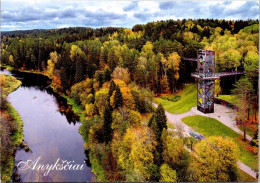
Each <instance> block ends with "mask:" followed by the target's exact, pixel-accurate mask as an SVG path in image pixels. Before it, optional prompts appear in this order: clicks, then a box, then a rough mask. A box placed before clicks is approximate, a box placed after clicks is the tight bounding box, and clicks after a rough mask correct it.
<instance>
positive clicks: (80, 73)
mask: <svg viewBox="0 0 260 183" xmlns="http://www.w3.org/2000/svg"><path fill="white" fill-rule="evenodd" d="M82 80H84V65H83V63H82V61H81V60H80V59H78V60H77V61H76V82H80V81H82Z"/></svg>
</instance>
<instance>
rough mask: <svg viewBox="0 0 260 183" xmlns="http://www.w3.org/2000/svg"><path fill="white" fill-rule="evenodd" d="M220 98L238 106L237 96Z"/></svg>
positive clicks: (222, 96) (220, 96)
mask: <svg viewBox="0 0 260 183" xmlns="http://www.w3.org/2000/svg"><path fill="white" fill-rule="evenodd" d="M218 98H220V99H223V100H225V101H227V102H230V103H232V104H235V105H237V104H238V99H237V98H236V96H235V95H219V96H218Z"/></svg>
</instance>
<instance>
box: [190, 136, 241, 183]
mask: <svg viewBox="0 0 260 183" xmlns="http://www.w3.org/2000/svg"><path fill="white" fill-rule="evenodd" d="M195 152H196V153H197V154H198V157H199V161H200V164H199V165H198V166H199V167H200V168H199V170H198V171H199V174H200V176H199V181H200V182H218V181H221V182H229V181H232V182H233V181H237V179H236V176H235V175H236V171H237V169H238V167H237V161H238V156H239V149H238V147H237V145H236V144H235V143H234V142H233V141H231V140H228V139H224V138H222V137H210V138H208V140H202V141H200V142H199V143H198V144H196V146H195Z"/></svg>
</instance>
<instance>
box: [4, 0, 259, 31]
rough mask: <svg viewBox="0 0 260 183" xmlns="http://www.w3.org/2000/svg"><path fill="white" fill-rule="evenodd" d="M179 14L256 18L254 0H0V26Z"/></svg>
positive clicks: (97, 23) (128, 21)
mask: <svg viewBox="0 0 260 183" xmlns="http://www.w3.org/2000/svg"><path fill="white" fill-rule="evenodd" d="M183 18H186V19H188V18H214V19H228V20H236V19H243V20H246V19H258V18H259V2H258V1H84V0H27V1H26V0H1V30H2V31H9V30H25V29H49V28H63V27H76V26H81V27H93V28H96V27H108V26H116V27H128V28H131V27H132V26H134V25H135V24H145V23H147V22H151V21H156V20H168V19H183Z"/></svg>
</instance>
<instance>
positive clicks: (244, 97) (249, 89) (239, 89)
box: [232, 78, 253, 141]
mask: <svg viewBox="0 0 260 183" xmlns="http://www.w3.org/2000/svg"><path fill="white" fill-rule="evenodd" d="M232 92H233V93H234V94H236V95H237V98H238V99H239V110H238V119H239V120H241V121H242V123H243V131H244V141H246V127H247V118H246V112H247V110H248V109H249V107H250V106H249V105H250V101H251V98H252V93H253V85H252V83H251V82H250V81H249V80H248V78H242V79H240V80H238V82H237V83H236V84H235V89H233V91H232Z"/></svg>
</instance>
